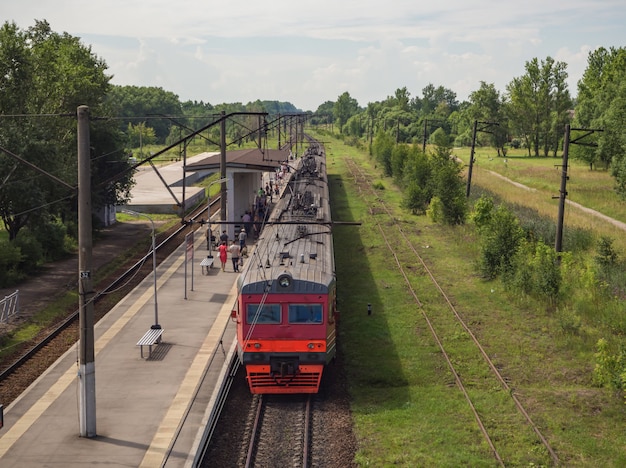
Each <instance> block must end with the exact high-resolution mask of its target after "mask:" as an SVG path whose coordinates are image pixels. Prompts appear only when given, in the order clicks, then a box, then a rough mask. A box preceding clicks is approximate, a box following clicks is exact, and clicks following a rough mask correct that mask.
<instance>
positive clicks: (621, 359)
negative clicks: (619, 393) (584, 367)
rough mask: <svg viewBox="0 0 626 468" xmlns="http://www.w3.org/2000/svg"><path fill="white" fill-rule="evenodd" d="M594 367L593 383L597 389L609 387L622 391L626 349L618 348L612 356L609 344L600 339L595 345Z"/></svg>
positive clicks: (625, 367) (625, 368)
mask: <svg viewBox="0 0 626 468" xmlns="http://www.w3.org/2000/svg"><path fill="white" fill-rule="evenodd" d="M594 356H595V358H596V365H595V367H594V369H593V383H594V385H597V386H598V387H604V386H609V387H611V388H613V389H615V390H623V389H624V383H625V382H626V380H625V379H624V374H625V373H626V349H625V348H624V347H622V346H620V349H619V350H618V351H617V353H615V354H612V353H611V350H610V349H609V343H608V341H607V340H605V339H604V338H600V339H599V340H598V342H597V343H596V353H595V354H594Z"/></svg>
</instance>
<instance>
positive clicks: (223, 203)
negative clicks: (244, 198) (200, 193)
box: [209, 111, 226, 242]
mask: <svg viewBox="0 0 626 468" xmlns="http://www.w3.org/2000/svg"><path fill="white" fill-rule="evenodd" d="M225 115H226V113H225V112H224V111H222V122H221V124H220V179H221V180H224V182H222V186H221V188H220V221H224V220H225V219H226V182H225V180H226V117H225ZM210 215H211V213H209V217H210ZM209 235H210V234H209ZM210 241H211V239H210V238H209V242H210Z"/></svg>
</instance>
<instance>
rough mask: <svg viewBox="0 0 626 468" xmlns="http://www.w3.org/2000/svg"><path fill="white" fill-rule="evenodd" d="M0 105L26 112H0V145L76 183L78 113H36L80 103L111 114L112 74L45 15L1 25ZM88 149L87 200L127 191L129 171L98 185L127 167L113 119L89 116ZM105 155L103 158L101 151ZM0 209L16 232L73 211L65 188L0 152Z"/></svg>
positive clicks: (98, 202)
mask: <svg viewBox="0 0 626 468" xmlns="http://www.w3.org/2000/svg"><path fill="white" fill-rule="evenodd" d="M0 58H1V60H0V77H2V78H0V90H1V91H2V92H0V109H2V113H3V114H7V115H8V114H21V115H24V114H26V115H27V116H25V117H20V118H16V119H3V122H2V125H1V126H0V145H1V146H3V147H5V148H9V149H10V150H11V152H12V153H14V154H17V155H18V156H20V157H22V158H24V159H26V160H27V161H28V162H29V163H31V164H32V165H34V166H37V167H38V168H40V169H41V170H43V171H45V172H47V173H49V174H54V175H55V176H56V177H57V178H59V179H61V180H64V181H65V182H66V183H67V184H69V185H75V184H76V177H77V172H78V171H77V168H76V166H77V156H76V138H77V137H76V121H75V119H68V118H65V117H49V118H42V117H40V116H38V115H39V114H68V115H74V114H75V113H76V109H77V107H78V106H79V105H83V104H87V105H89V109H90V113H91V114H92V115H97V116H99V117H105V116H107V115H109V110H110V109H109V108H108V107H107V103H106V102H105V97H106V94H107V92H108V91H109V88H110V84H109V80H110V79H111V76H109V75H107V74H106V73H105V71H106V69H107V66H106V63H105V62H104V61H103V60H102V59H100V58H98V57H97V56H95V55H94V54H93V53H92V51H91V48H90V47H88V46H85V45H84V44H82V43H81V42H80V39H79V38H76V37H73V36H70V35H69V34H67V33H63V34H58V33H55V32H53V31H52V30H51V28H50V25H49V24H48V23H47V22H46V21H36V22H35V25H34V26H32V27H30V28H28V29H27V30H25V31H21V30H20V29H19V28H17V26H16V25H15V24H14V23H9V22H6V23H4V24H3V25H2V27H0ZM90 143H91V147H92V148H94V150H93V154H92V170H91V173H92V175H93V176H92V177H93V179H94V183H92V205H93V206H94V208H99V207H101V206H102V205H103V204H104V203H107V202H111V201H118V200H123V199H125V198H126V195H127V190H128V187H129V185H130V178H131V174H127V175H125V176H121V177H118V179H117V180H116V181H115V182H112V183H109V184H106V185H102V186H100V185H98V184H97V183H95V180H96V179H98V182H102V181H104V180H107V179H109V178H110V177H111V176H112V174H116V175H119V174H120V173H121V172H122V171H123V170H125V169H126V168H127V167H128V162H127V158H126V155H125V152H124V151H123V143H122V141H121V138H120V135H119V132H117V123H116V122H115V123H113V122H111V121H107V120H98V121H94V122H92V124H91V129H90ZM104 155H106V158H105V157H103V156H104ZM0 180H2V181H3V184H2V185H0V214H1V216H2V221H3V222H4V225H5V226H6V228H7V231H8V232H9V239H10V240H15V239H16V238H17V236H18V234H19V232H20V230H21V229H22V228H24V227H25V226H28V227H30V228H31V229H32V230H35V229H36V228H37V227H38V226H39V225H40V224H41V223H42V222H46V221H47V220H49V219H52V218H54V217H57V216H58V217H59V218H61V219H68V220H69V219H72V218H74V217H75V216H76V212H75V207H74V205H73V202H71V201H67V202H64V203H60V202H59V200H63V199H70V198H71V197H68V195H69V193H68V188H67V187H65V186H63V185H61V184H59V183H58V182H56V181H53V180H52V179H51V178H48V177H45V176H43V175H42V174H40V173H38V172H35V171H33V169H31V168H30V167H28V166H26V165H24V164H16V161H15V159H13V158H11V157H9V156H7V155H6V154H4V153H2V154H0Z"/></svg>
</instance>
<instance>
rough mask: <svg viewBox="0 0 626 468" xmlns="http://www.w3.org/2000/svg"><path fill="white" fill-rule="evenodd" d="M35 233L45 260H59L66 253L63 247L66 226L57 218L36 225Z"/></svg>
mask: <svg viewBox="0 0 626 468" xmlns="http://www.w3.org/2000/svg"><path fill="white" fill-rule="evenodd" d="M35 235H36V237H37V240H38V241H39V243H40V244H41V246H42V249H43V256H44V259H45V260H46V261H55V260H59V259H61V258H63V257H65V255H66V254H67V250H66V248H65V237H66V235H67V227H66V226H65V225H64V224H63V223H62V222H61V221H59V220H58V219H55V220H53V221H52V222H49V223H46V224H44V225H41V226H38V227H37V228H36V231H35Z"/></svg>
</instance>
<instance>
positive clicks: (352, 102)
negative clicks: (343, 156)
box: [333, 91, 359, 133]
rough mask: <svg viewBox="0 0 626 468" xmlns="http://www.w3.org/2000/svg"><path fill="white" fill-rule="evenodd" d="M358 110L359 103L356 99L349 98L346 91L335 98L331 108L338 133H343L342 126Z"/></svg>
mask: <svg viewBox="0 0 626 468" xmlns="http://www.w3.org/2000/svg"><path fill="white" fill-rule="evenodd" d="M358 110H359V103H358V102H357V100H356V99H354V98H352V97H350V93H348V92H347V91H346V92H344V93H343V94H342V95H341V96H339V97H338V98H337V101H336V102H335V105H334V106H333V115H334V116H335V120H336V121H337V125H338V126H339V133H343V126H344V125H345V124H346V122H347V121H348V119H349V118H350V117H352V116H353V115H354V114H356V113H357V112H358Z"/></svg>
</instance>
